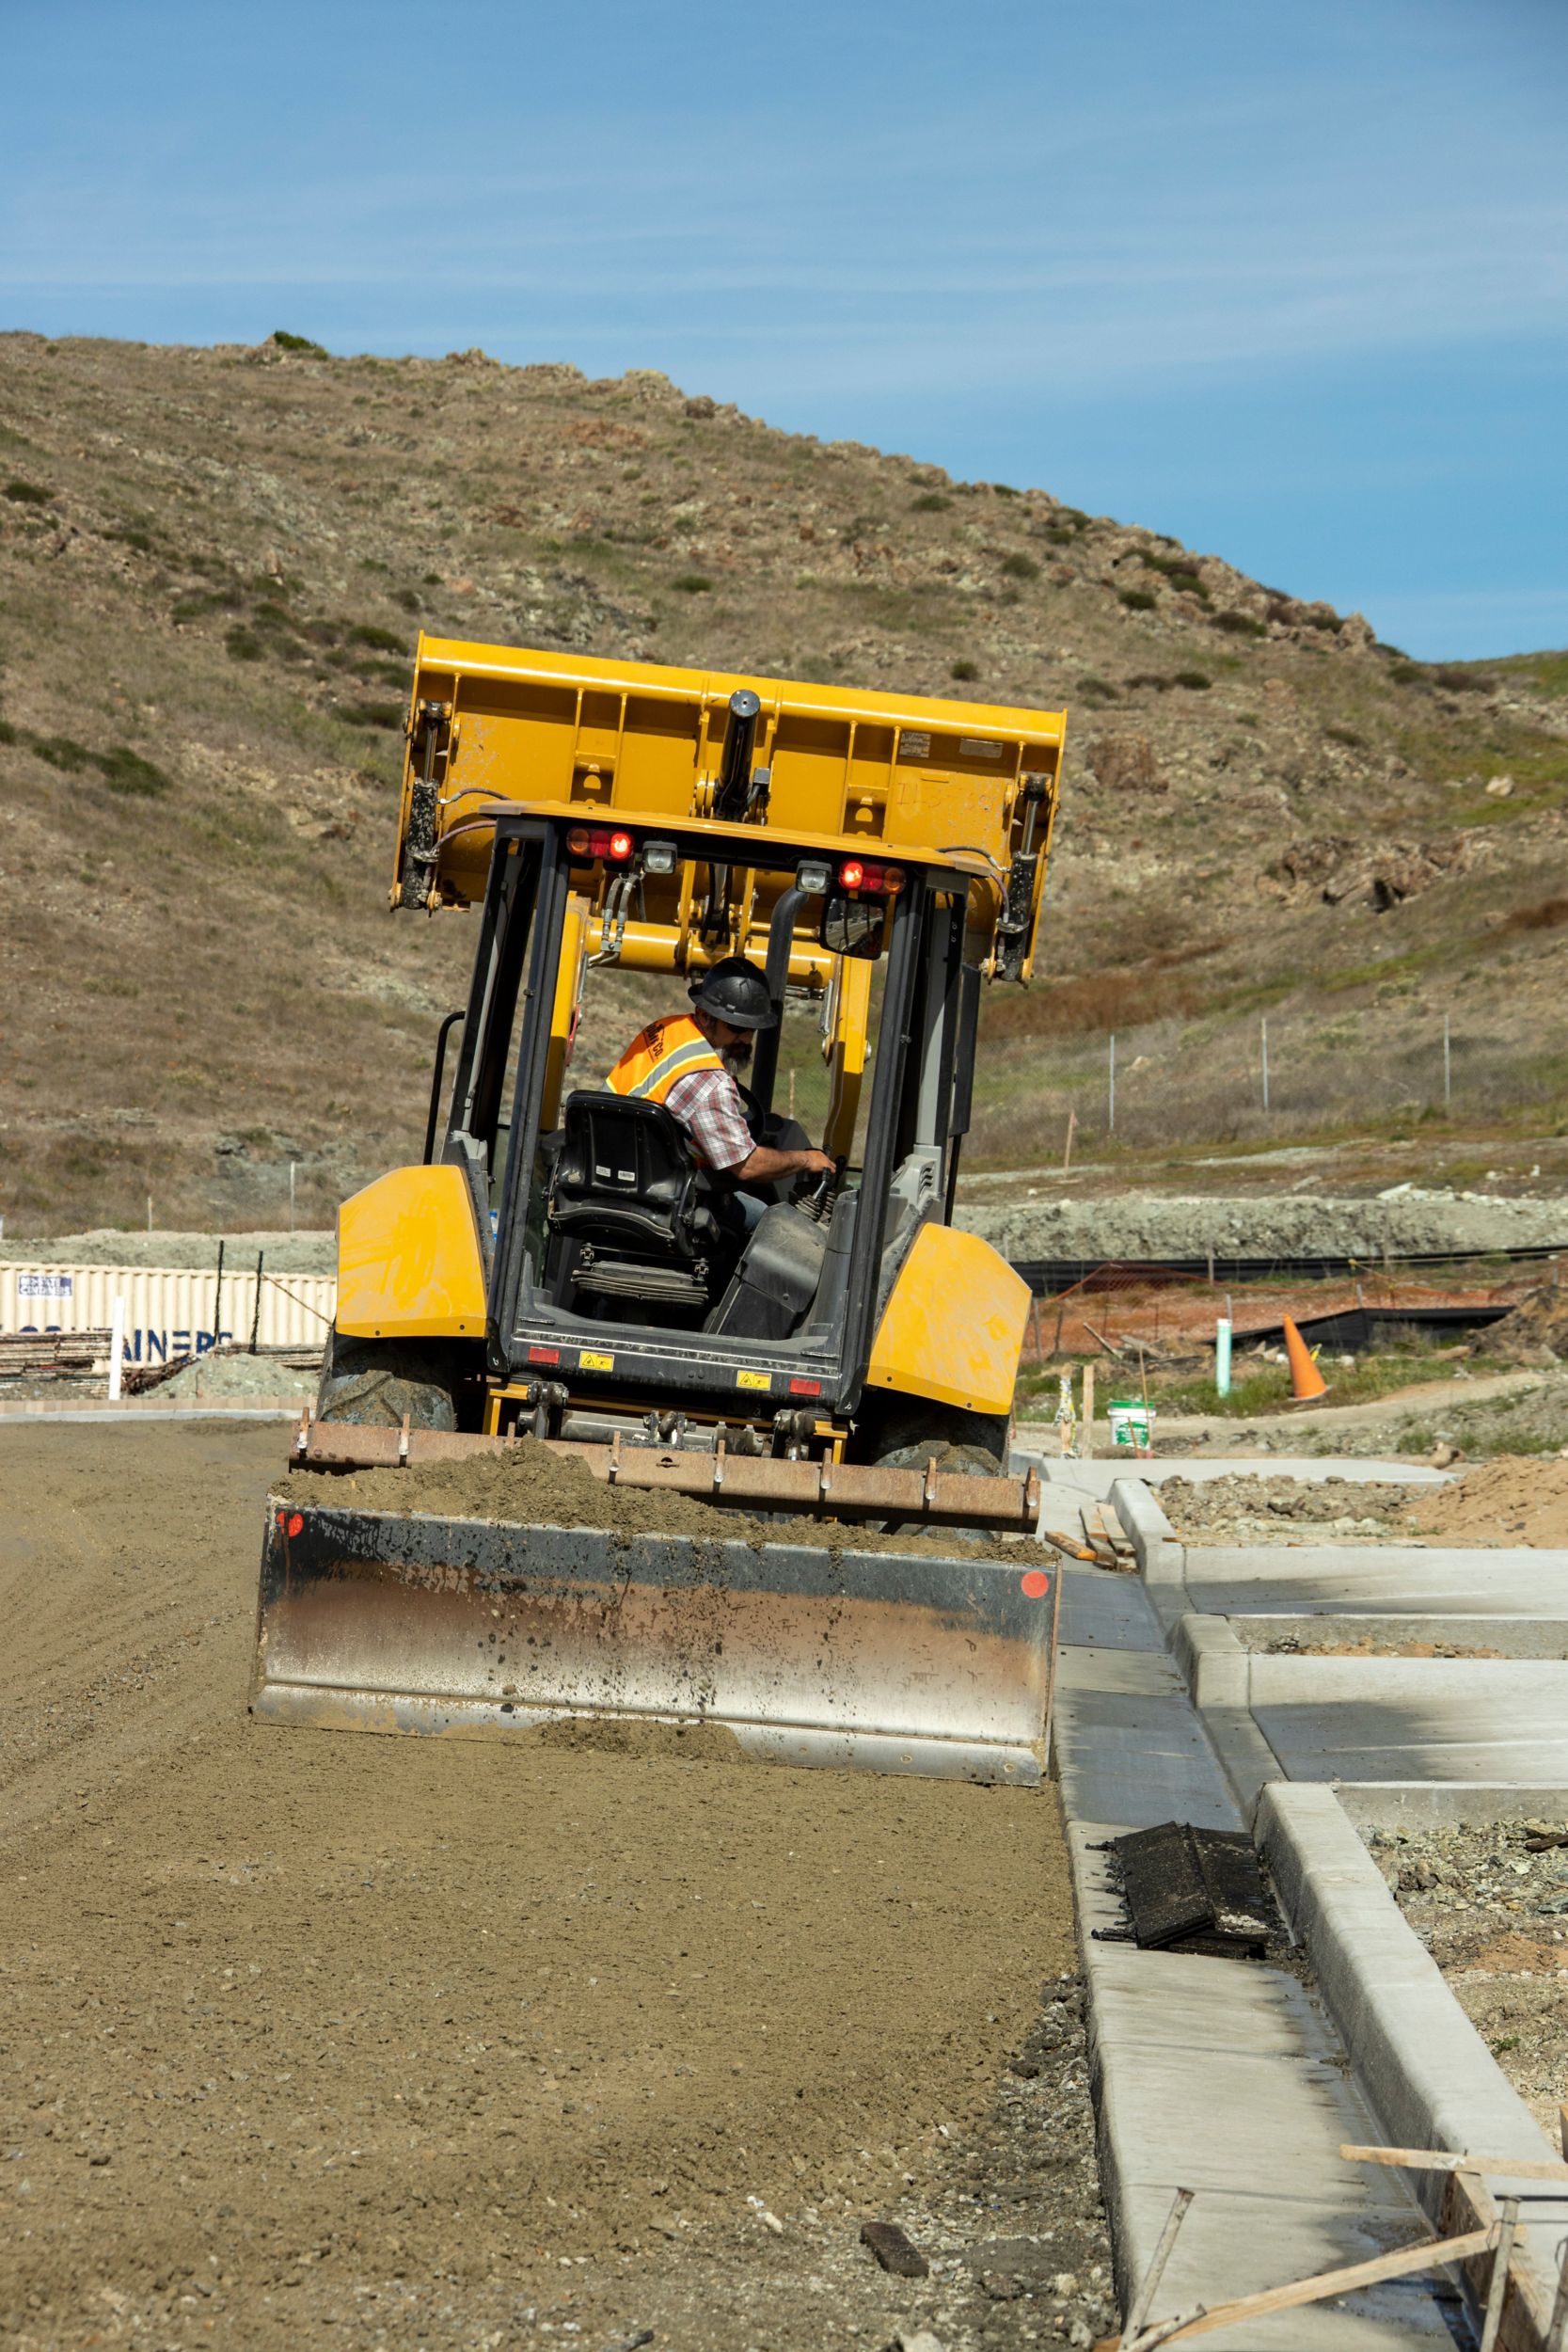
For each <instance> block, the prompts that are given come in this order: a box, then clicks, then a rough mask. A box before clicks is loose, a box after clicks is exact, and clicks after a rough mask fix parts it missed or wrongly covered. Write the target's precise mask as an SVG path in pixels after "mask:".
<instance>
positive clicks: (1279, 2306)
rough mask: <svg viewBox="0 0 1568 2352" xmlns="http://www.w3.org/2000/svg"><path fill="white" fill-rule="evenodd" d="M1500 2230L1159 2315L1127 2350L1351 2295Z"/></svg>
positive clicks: (1404, 2249)
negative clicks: (1205, 2307) (1178, 2315)
mask: <svg viewBox="0 0 1568 2352" xmlns="http://www.w3.org/2000/svg"><path fill="white" fill-rule="evenodd" d="M1501 2234H1502V2231H1501V2226H1500V2224H1498V2223H1497V2222H1494V2223H1493V2224H1492V2226H1491V2227H1490V2228H1489V2229H1485V2230H1467V2231H1466V2232H1465V2234H1464V2236H1463V2237H1434V2238H1426V2239H1423V2241H1422V2242H1421V2243H1420V2244H1419V2245H1418V2246H1400V2247H1396V2248H1395V2249H1394V2250H1393V2252H1392V2253H1390V2254H1379V2255H1378V2256H1377V2257H1376V2258H1375V2259H1374V2260H1373V2261H1371V2262H1365V2263H1350V2264H1348V2265H1346V2266H1345V2268H1344V2269H1342V2270H1323V2271H1320V2272H1319V2273H1318V2275H1317V2277H1316V2278H1314V2279H1296V2280H1292V2281H1291V2284H1290V2285H1289V2286H1284V2287H1265V2288H1264V2289H1263V2291H1262V2292H1261V2293H1260V2294H1259V2295H1243V2296H1239V2297H1238V2298H1237V2300H1236V2301H1235V2302H1233V2303H1216V2304H1215V2305H1214V2307H1213V2309H1212V2311H1206V2312H1193V2313H1192V2315H1191V2316H1190V2317H1189V2318H1185V2319H1179V2320H1176V2321H1174V2322H1173V2321H1170V2320H1164V2321H1161V2322H1159V2323H1158V2324H1157V2325H1156V2326H1155V2327H1153V2328H1146V2329H1145V2331H1144V2333H1143V2334H1142V2335H1141V2336H1139V2337H1137V2338H1135V2339H1134V2342H1133V2344H1132V2345H1130V2346H1129V2347H1128V2352H1152V2346H1153V2345H1155V2344H1181V2343H1185V2341H1186V2340H1187V2338H1188V2337H1189V2336H1208V2335H1212V2334H1213V2333H1214V2332H1215V2331H1216V2330H1217V2329H1218V2328H1233V2327H1235V2326H1236V2325H1237V2323H1238V2322H1239V2321H1241V2320H1243V2319H1261V2318H1262V2317H1263V2315H1264V2313H1265V2312H1288V2311H1292V2310H1294V2309H1296V2308H1297V2307H1298V2306H1299V2305H1301V2304H1303V2303H1322V2302H1324V2301H1326V2300H1327V2299H1328V2298H1329V2297H1330V2296H1337V2295H1351V2294H1353V2293H1354V2290H1355V2289H1356V2288H1357V2287H1375V2286H1378V2285H1381V2283H1382V2281H1383V2280H1385V2279H1401V2278H1407V2277H1408V2276H1409V2275H1410V2273H1411V2272H1412V2271H1418V2270H1435V2269H1437V2268H1439V2267H1440V2266H1442V2265H1446V2264H1448V2263H1459V2262H1468V2261H1469V2260H1470V2259H1471V2258H1472V2257H1473V2256H1474V2255H1476V2254H1486V2253H1490V2252H1491V2250H1492V2249H1493V2248H1494V2247H1495V2246H1497V2242H1498V2239H1499V2238H1500V2236H1501Z"/></svg>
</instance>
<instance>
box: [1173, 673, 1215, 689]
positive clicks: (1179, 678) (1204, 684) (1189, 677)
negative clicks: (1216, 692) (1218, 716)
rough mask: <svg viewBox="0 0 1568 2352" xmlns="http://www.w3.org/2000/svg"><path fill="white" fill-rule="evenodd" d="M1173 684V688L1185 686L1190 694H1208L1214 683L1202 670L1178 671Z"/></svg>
mask: <svg viewBox="0 0 1568 2352" xmlns="http://www.w3.org/2000/svg"><path fill="white" fill-rule="evenodd" d="M1171 683H1172V685H1173V686H1184V687H1185V688H1186V689H1187V691H1188V693H1189V694H1206V693H1207V692H1208V691H1209V689H1210V688H1211V686H1212V684H1213V683H1214V681H1213V679H1212V677H1209V676H1208V675H1205V673H1204V672H1203V671H1202V670H1178V672H1177V673H1176V675H1175V677H1174V678H1173V679H1172V680H1171Z"/></svg>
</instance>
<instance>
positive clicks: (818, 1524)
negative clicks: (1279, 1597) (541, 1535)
mask: <svg viewBox="0 0 1568 2352" xmlns="http://www.w3.org/2000/svg"><path fill="white" fill-rule="evenodd" d="M275 1491H276V1492H277V1493H278V1494H279V1495H281V1496H283V1497H284V1498H286V1500H287V1501H289V1502H298V1503H308V1504H317V1505H323V1506H325V1507H328V1508H332V1509H337V1510H350V1509H352V1510H361V1511H388V1512H392V1513H394V1514H396V1515H398V1516H402V1515H404V1514H406V1513H418V1514H419V1515H420V1516H421V1517H428V1518H474V1519H498V1520H507V1521H510V1522H513V1523H514V1524H518V1525H522V1526H531V1527H593V1528H603V1529H605V1530H607V1531H608V1532H609V1533H610V1534H611V1535H617V1536H624V1537H629V1536H633V1535H685V1536H689V1538H690V1539H691V1540H692V1541H693V1542H695V1543H706V1544H713V1543H733V1542H735V1541H736V1540H740V1541H743V1542H747V1543H752V1544H762V1543H776V1544H812V1545H816V1546H821V1547H824V1548H825V1549H829V1550H831V1551H895V1552H910V1551H928V1552H935V1553H940V1554H943V1555H950V1554H952V1553H953V1552H954V1551H955V1550H957V1551H959V1552H961V1551H963V1550H965V1549H974V1547H975V1546H976V1545H977V1544H978V1543H981V1542H982V1541H983V1543H984V1545H985V1547H986V1548H987V1549H996V1548H997V1547H998V1546H999V1545H1000V1546H1005V1547H1006V1557H1007V1558H1008V1560H1009V1561H1013V1560H1016V1561H1018V1562H1020V1563H1021V1564H1022V1563H1028V1564H1044V1565H1052V1566H1054V1565H1056V1563H1057V1561H1058V1559H1059V1554H1058V1553H1057V1552H1055V1551H1054V1550H1053V1549H1050V1548H1049V1547H1047V1546H1043V1545H1039V1544H1037V1543H1035V1542H1033V1541H1031V1540H1030V1539H1029V1538H1027V1537H1012V1536H1007V1535H1005V1534H1002V1535H998V1534H986V1535H985V1536H984V1537H983V1538H982V1537H979V1536H976V1535H975V1534H974V1533H973V1532H971V1531H966V1530H964V1529H961V1528H944V1529H942V1530H940V1531H933V1530H928V1529H925V1528H911V1529H910V1530H909V1532H908V1533H907V1534H879V1533H878V1532H877V1531H876V1530H874V1529H872V1528H869V1527H858V1526H855V1525H853V1524H852V1523H851V1522H849V1521H848V1520H838V1519H808V1518H784V1516H783V1515H782V1514H778V1513H773V1512H768V1513H767V1514H766V1515H755V1516H753V1515H752V1514H751V1513H747V1512H740V1511H736V1510H732V1509H730V1508H728V1507H727V1506H721V1505H716V1504H713V1503H709V1502H700V1501H699V1500H698V1499H697V1498H696V1497H695V1496H694V1495H681V1494H669V1493H650V1492H647V1491H641V1492H640V1491H639V1490H638V1489H636V1488H635V1487H630V1486H610V1485H608V1484H607V1483H606V1481H605V1480H603V1479H600V1478H595V1477H594V1473H593V1471H592V1470H589V1468H588V1467H587V1465H586V1464H585V1463H583V1462H581V1461H579V1460H578V1458H577V1456H576V1455H575V1454H556V1453H552V1452H551V1450H550V1448H549V1447H548V1446H546V1445H541V1444H540V1443H539V1442H538V1440H537V1439H536V1438H518V1440H517V1441H516V1443H515V1445H513V1446H510V1447H508V1448H507V1450H506V1452H505V1453H503V1454H476V1455H471V1456H469V1457H468V1458H467V1460H464V1461H455V1462H434V1463H420V1464H418V1465H414V1464H410V1465H409V1467H408V1468H407V1469H406V1470H291V1471H290V1472H289V1473H288V1475H287V1476H286V1477H282V1478H280V1479H279V1480H278V1481H277V1484H276V1488H275Z"/></svg>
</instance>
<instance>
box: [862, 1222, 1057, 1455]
mask: <svg viewBox="0 0 1568 2352" xmlns="http://www.w3.org/2000/svg"><path fill="white" fill-rule="evenodd" d="M1028 1312H1029V1285H1028V1283H1027V1282H1025V1281H1024V1280H1023V1279H1022V1276H1021V1275H1018V1274H1015V1273H1014V1272H1013V1269H1012V1267H1011V1266H1010V1265H1009V1264H1008V1263H1007V1262H1006V1259H1005V1258H1001V1257H999V1256H998V1255H997V1253H996V1251H995V1250H994V1249H993V1248H991V1246H990V1242H987V1241H982V1240H981V1239H980V1237H979V1235H978V1234H977V1233H959V1232H954V1231H953V1229H952V1227H951V1226H947V1225H923V1226H922V1227H921V1229H920V1231H919V1232H918V1233H916V1235H915V1237H914V1245H913V1247H912V1248H911V1251H910V1254H909V1256H908V1257H907V1258H906V1259H905V1261H904V1263H903V1266H902V1268H901V1269H900V1271H899V1274H898V1277H897V1279H896V1280H895V1283H894V1285H893V1292H892V1295H891V1296H890V1297H889V1299H888V1302H887V1306H886V1308H885V1309H884V1311H883V1313H882V1320H881V1322H880V1324H879V1327H878V1330H877V1337H876V1339H875V1340H874V1341H873V1343H872V1347H871V1362H870V1366H869V1368H868V1370H867V1372H866V1385H867V1387H868V1388H873V1389H898V1390H901V1391H904V1393H906V1394H908V1395H911V1396H927V1397H929V1398H930V1399H931V1400H932V1402H933V1403H934V1404H938V1405H958V1406H962V1407H963V1408H964V1410H965V1411H967V1412H972V1413H1010V1412H1011V1411H1012V1409H1013V1390H1014V1388H1015V1387H1016V1385H1017V1382H1018V1362H1019V1356H1020V1353H1021V1350H1022V1344H1023V1326H1024V1322H1025V1320H1026V1318H1027V1316H1028Z"/></svg>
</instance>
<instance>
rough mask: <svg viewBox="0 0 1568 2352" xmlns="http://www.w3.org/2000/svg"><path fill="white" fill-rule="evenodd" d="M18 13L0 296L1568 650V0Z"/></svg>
mask: <svg viewBox="0 0 1568 2352" xmlns="http://www.w3.org/2000/svg"><path fill="white" fill-rule="evenodd" d="M5 19H6V54H7V67H8V74H7V78H8V86H9V87H10V88H11V89H12V90H13V92H21V93H25V101H24V103H20V104H18V105H15V106H13V107H12V108H11V109H10V110H8V121H7V150H8V153H7V168H6V171H5V173H4V176H3V183H0V325H5V326H30V327H36V328H39V329H41V330H43V331H45V332H47V333H51V334H65V333H87V334H108V335H127V336H135V337H140V338H144V339H146V340H147V341H150V342H164V341H180V342H209V341H246V342H254V341H257V340H259V339H260V338H261V336H262V335H264V334H265V333H267V332H268V331H269V330H270V329H271V328H272V327H273V326H289V327H291V328H293V330H294V331H296V332H302V333H309V334H311V335H314V336H317V337H319V338H320V340H321V341H323V342H325V343H327V344H328V345H329V346H330V347H331V348H333V349H334V350H339V351H356V350H373V351H381V352H403V351H420V352H442V351H447V350H452V349H462V348H465V347H467V346H468V345H471V344H481V345H483V348H484V349H486V350H487V351H490V352H492V353H494V354H495V355H496V356H497V357H498V358H503V359H508V360H516V361H523V360H529V359H541V358H548V359H571V360H574V361H575V362H576V363H577V364H578V366H580V367H582V368H584V369H585V370H586V371H587V372H588V373H590V374H611V373H620V372H621V370H623V369H624V368H627V367H658V368H663V369H664V370H666V371H667V372H668V373H670V374H671V375H673V377H674V378H675V379H676V381H677V382H678V383H680V384H682V385H683V386H685V387H686V388H687V389H689V390H704V391H708V392H712V393H713V394H715V395H716V396H717V397H718V398H720V399H727V400H735V401H737V402H738V403H739V404H740V405H741V406H742V407H743V408H745V409H746V410H748V411H749V412H750V413H752V415H757V416H762V417H766V418H767V419H768V421H769V422H770V423H774V424H780V425H784V426H787V427H789V428H791V429H792V430H795V431H799V432H814V433H817V434H819V435H820V436H822V437H823V438H825V439H831V438H835V437H848V438H853V439H857V440H863V441H871V442H875V443H878V444H879V445H880V446H882V447H884V448H892V449H901V450H907V451H910V452H911V453H915V454H917V455H919V456H922V457H925V458H927V459H931V460H934V461H935V462H937V463H939V464H942V465H944V466H946V467H948V468H949V469H951V470H952V471H953V472H954V473H956V474H958V475H962V476H968V477H980V478H985V479H990V480H1000V481H1006V482H1011V483H1014V484H1017V485H1024V484H1032V483H1037V484H1039V485H1043V486H1044V487H1045V488H1047V489H1050V490H1052V491H1053V492H1054V493H1055V494H1056V495H1057V496H1059V497H1062V498H1065V499H1068V500H1069V501H1072V502H1073V503H1074V504H1076V505H1081V506H1085V507H1088V508H1090V509H1091V510H1092V511H1094V512H1095V513H1101V514H1113V515H1117V516H1120V517H1121V518H1122V519H1124V520H1128V521H1136V522H1143V523H1148V524H1150V525H1152V526H1153V527H1154V528H1156V529H1159V530H1163V531H1169V532H1175V533H1176V534H1177V535H1178V536H1180V538H1182V539H1183V540H1185V541H1187V542H1188V543H1190V544H1192V545H1194V546H1196V547H1198V548H1204V549H1207V550H1212V551H1214V552H1216V553H1220V554H1223V555H1225V556H1227V557H1228V558H1229V559H1230V560H1232V561H1233V562H1235V563H1238V564H1242V565H1243V567H1244V568H1245V569H1246V570H1248V571H1250V572H1253V573H1256V574H1257V575H1258V576H1259V577H1260V578H1261V579H1263V580H1268V581H1269V582H1270V583H1271V584H1272V585H1274V586H1276V587H1281V588H1286V589H1289V590H1291V591H1292V592H1293V593H1295V594H1298V595H1301V596H1327V597H1329V598H1331V599H1332V600H1333V602H1334V603H1336V604H1337V605H1338V606H1340V607H1341V608H1342V609H1344V610H1347V611H1349V610H1355V609H1359V610H1361V611H1364V612H1366V613H1367V614H1368V615H1369V617H1370V619H1371V621H1372V622H1373V624H1374V626H1375V627H1376V628H1377V629H1378V631H1379V633H1380V634H1381V635H1383V636H1385V637H1386V638H1388V639H1391V640H1392V641H1394V642H1395V643H1398V644H1403V645H1405V646H1407V647H1408V648H1409V649H1410V650H1411V651H1413V652H1416V653H1418V654H1422V655H1426V656H1429V657H1443V656H1455V657H1458V656H1464V655H1480V654H1487V653H1502V652H1508V651H1513V650H1516V649H1522V648H1525V647H1529V646H1539V645H1547V644H1552V645H1561V644H1568V560H1565V557H1564V548H1565V547H1568V433H1565V431H1564V419H1565V417H1568V397H1565V395H1568V169H1565V165H1568V128H1565V125H1568V5H1565V0H1296V5H1293V6H1286V7H1270V6H1268V5H1266V4H1265V0H1181V4H1180V5H1177V0H1074V4H1073V5H1066V0H1036V5H1034V6H1031V7H1023V6H1019V5H1013V0H967V5H966V6H964V7H961V8H960V7H958V6H955V5H952V0H948V5H943V6H937V5H933V4H932V0H904V4H903V5H902V6H898V7H894V6H891V5H888V4H887V0H863V5H860V6H855V5H853V0H847V4H846V0H841V4H840V5H839V6H837V7H829V6H825V5H820V0H795V5H794V6H792V7H791V8H789V9H788V10H787V11H786V10H783V9H780V8H775V7H769V8H751V9H747V8H736V7H734V6H733V5H732V6H731V7H728V8H721V7H719V6H717V5H714V4H713V0H693V4H692V5H681V0H673V5H666V6H664V7H660V8H654V7H650V6H647V5H643V6H641V7H639V6H633V5H630V4H629V0H596V4H595V0H588V4H587V5H581V4H580V0H579V5H578V6H577V7H576V8H565V7H562V6H559V5H553V6H551V7H549V8H541V7H538V6H536V5H529V4H527V0H523V4H517V0H515V4H514V5H511V6H502V5H499V4H498V0H448V5H447V6H446V7H445V8H430V7H428V6H422V7H420V8H415V7H412V6H409V5H407V0H375V5H369V4H368V0H318V5H316V6H313V7H307V6H303V5H300V0H270V5H268V6H265V7H260V8H259V7H256V6H255V5H254V4H252V5H247V6H245V7H239V6H235V5H231V4H230V0H201V5H185V0H143V5H142V6H141V7H140V8H128V7H127V6H125V4H124V0H110V4H109V5H99V4H97V0H56V5H55V7H54V8H53V9H51V10H40V9H33V10H29V11H27V12H26V13H25V14H24V12H23V11H22V9H21V8H20V7H19V6H18V5H17V0H10V6H9V7H8V8H7V9H6V10H5Z"/></svg>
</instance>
